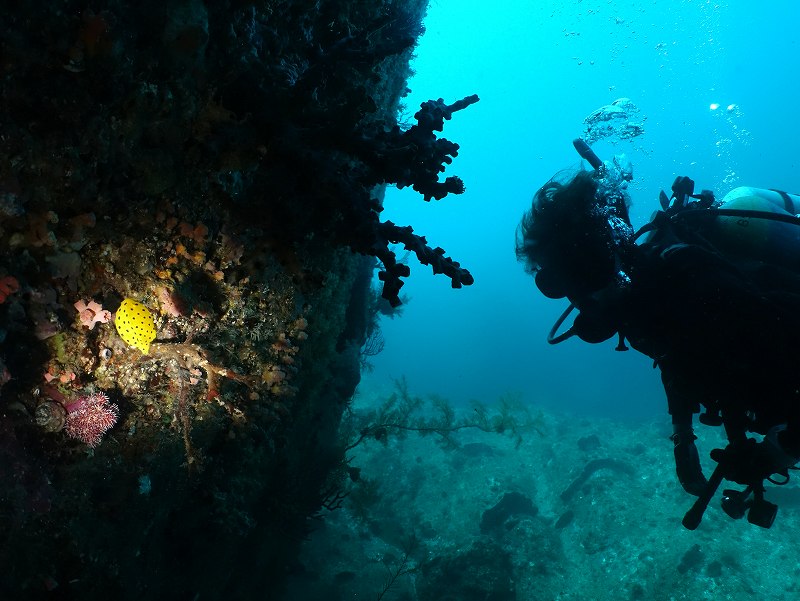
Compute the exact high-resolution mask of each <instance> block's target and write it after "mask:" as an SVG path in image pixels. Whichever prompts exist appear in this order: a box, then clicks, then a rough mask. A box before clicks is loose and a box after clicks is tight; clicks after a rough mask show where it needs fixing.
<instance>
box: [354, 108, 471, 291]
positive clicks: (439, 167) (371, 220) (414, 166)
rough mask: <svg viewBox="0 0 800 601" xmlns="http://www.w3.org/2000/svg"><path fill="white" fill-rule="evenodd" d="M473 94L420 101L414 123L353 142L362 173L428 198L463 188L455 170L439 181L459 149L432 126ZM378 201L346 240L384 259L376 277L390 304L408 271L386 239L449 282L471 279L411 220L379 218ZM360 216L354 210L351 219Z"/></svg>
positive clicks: (459, 284) (438, 125) (456, 284)
mask: <svg viewBox="0 0 800 601" xmlns="http://www.w3.org/2000/svg"><path fill="white" fill-rule="evenodd" d="M478 100H479V99H478V96H476V95H472V96H467V97H466V98H463V99H461V100H458V101H456V102H454V103H453V104H449V105H448V104H445V102H444V100H443V99H441V98H440V99H438V100H429V101H427V102H424V103H422V105H421V107H420V110H419V111H417V113H416V114H415V115H414V118H415V119H416V120H417V123H416V124H415V125H412V126H411V127H410V128H409V129H407V130H405V131H402V130H401V129H400V127H399V126H397V125H395V126H394V127H393V128H391V129H390V130H389V131H384V132H378V133H374V134H373V135H371V136H365V137H364V138H362V139H361V143H360V144H358V145H357V146H356V148H355V151H356V152H357V153H358V154H359V156H360V158H361V159H362V160H363V161H364V162H365V164H366V165H367V166H368V167H369V171H368V173H367V174H366V175H365V179H366V180H367V181H368V182H369V181H372V183H375V184H381V183H394V184H396V185H397V187H398V188H404V187H406V186H411V187H412V188H413V189H414V190H415V191H417V192H419V193H420V194H422V196H423V198H424V199H425V201H430V200H431V199H432V198H433V199H436V200H441V199H442V198H444V197H445V196H447V194H462V193H463V192H464V191H465V187H464V182H462V181H461V179H460V178H459V177H457V176H450V177H448V178H447V179H445V180H444V181H443V182H440V181H439V179H438V177H439V173H441V172H442V171H444V168H445V165H449V164H450V163H452V162H453V158H454V157H455V156H457V155H458V144H455V143H453V142H450V141H449V140H446V139H444V138H441V139H440V138H437V137H436V134H435V133H434V132H437V131H442V129H443V128H444V122H445V120H449V119H450V118H451V117H452V116H453V113H455V112H456V111H460V110H462V109H464V108H466V107H468V106H470V105H471V104H474V103H476V102H478ZM381 210H382V207H381V206H380V205H379V204H377V203H375V204H373V206H372V207H371V210H369V211H366V210H364V212H363V213H362V214H361V215H360V219H358V220H359V221H360V222H361V225H360V226H359V227H357V228H355V231H356V232H359V233H360V235H361V238H359V239H356V240H354V241H353V243H351V245H352V246H353V248H354V249H355V250H357V251H359V252H363V253H364V254H370V255H373V256H375V257H377V258H378V259H379V260H380V261H381V263H383V270H381V272H380V273H379V278H380V280H381V281H382V282H383V292H382V296H383V298H385V299H386V300H387V301H389V304H390V305H391V306H392V307H396V306H398V305H400V304H401V301H400V288H401V287H402V286H403V282H402V280H401V278H404V277H408V275H409V274H410V269H409V267H408V265H404V264H402V263H398V261H397V257H396V255H395V253H394V251H393V250H391V248H390V245H391V244H397V243H400V244H403V246H404V248H405V249H406V250H410V251H412V252H413V253H414V254H415V255H416V256H417V259H418V260H419V262H420V263H422V264H423V265H430V266H431V267H432V269H433V273H443V274H445V275H446V276H447V277H449V278H450V281H451V284H452V287H453V288H461V287H462V286H469V285H471V284H472V283H473V281H474V279H473V277H472V274H471V273H470V272H469V271H468V270H466V269H464V268H463V267H461V265H460V264H459V263H458V262H457V261H454V260H453V259H451V258H449V257H447V256H445V251H444V249H442V248H439V247H437V248H431V247H430V246H428V242H427V240H426V239H425V237H424V236H420V235H419V234H415V233H414V230H413V228H412V227H411V226H405V227H403V226H398V225H395V224H394V223H392V222H391V221H385V222H382V221H380V219H379V217H378V214H379V213H380V211H381ZM358 217H359V216H355V217H354V220H355V219H356V218H358Z"/></svg>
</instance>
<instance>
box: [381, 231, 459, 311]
mask: <svg viewBox="0 0 800 601" xmlns="http://www.w3.org/2000/svg"><path fill="white" fill-rule="evenodd" d="M378 231H379V233H380V236H381V239H382V240H386V241H388V242H391V243H393V244H402V245H403V247H404V248H405V249H406V250H410V251H412V252H413V253H414V254H415V255H417V259H418V260H419V262H420V263H422V264H423V265H430V266H431V268H432V269H433V273H434V274H437V273H443V274H445V275H446V276H447V277H449V278H450V281H451V286H452V287H453V288H461V286H469V285H470V284H472V283H473V282H474V281H475V280H474V278H473V277H472V274H471V273H470V272H469V271H467V270H466V269H464V268H462V267H461V265H460V263H458V261H454V260H453V259H451V258H450V257H446V256H445V255H444V252H445V251H444V249H443V248H440V247H438V246H437V247H436V248H431V247H430V246H428V244H427V240H426V239H425V237H424V236H420V235H418V234H415V233H414V229H413V228H412V227H411V226H410V225H407V226H405V227H403V226H399V225H395V224H394V223H392V222H391V221H386V222H383V223H380V224H379V225H378ZM377 256H378V258H379V259H380V260H381V262H382V263H383V265H384V267H385V270H384V271H381V272H380V273H379V274H378V277H379V278H380V280H381V281H382V282H383V293H382V296H383V298H385V299H386V300H387V301H389V304H390V305H392V307H396V306H398V305H399V304H400V298H399V292H400V288H401V287H402V286H403V282H402V281H400V278H401V277H407V276H408V275H409V273H410V270H409V268H408V265H403V264H402V263H397V259H396V256H395V254H394V252H393V251H391V250H389V248H388V245H387V246H386V247H385V248H382V249H380V250H379V251H378V253H377Z"/></svg>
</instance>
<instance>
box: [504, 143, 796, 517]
mask: <svg viewBox="0 0 800 601" xmlns="http://www.w3.org/2000/svg"><path fill="white" fill-rule="evenodd" d="M574 145H575V148H576V150H578V152H579V153H580V154H581V156H582V157H583V158H584V159H586V160H587V161H588V162H589V164H590V165H591V166H592V168H593V170H592V171H587V170H581V171H579V172H577V173H576V174H574V175H573V176H572V177H570V178H569V179H567V180H566V181H556V180H551V181H549V182H547V183H546V184H545V185H544V186H543V187H542V188H541V189H540V190H539V191H538V192H537V193H536V195H535V196H534V199H533V203H532V206H531V209H530V210H529V211H527V212H526V213H525V215H524V216H523V218H522V222H521V223H520V226H519V228H518V230H517V239H516V252H517V258H518V259H519V260H520V261H522V262H524V263H525V266H526V269H527V271H529V272H530V273H532V274H533V275H534V277H535V282H536V285H537V287H538V288H539V290H540V291H541V292H542V293H543V294H544V295H545V296H547V297H548V298H553V299H561V298H566V299H568V300H569V302H570V305H569V307H568V308H567V310H566V311H564V313H563V314H562V315H561V317H560V318H559V319H558V321H557V322H556V324H555V325H554V326H553V328H552V330H551V331H550V334H549V336H548V341H549V342H551V343H552V344H557V343H559V342H562V341H564V340H566V339H567V338H570V337H572V336H577V337H578V338H580V339H581V340H584V341H585V342H589V343H599V342H602V341H605V340H608V339H611V338H613V337H614V336H617V337H618V340H619V344H618V345H617V350H627V348H628V347H627V344H629V345H630V346H631V347H633V348H634V349H636V350H637V351H639V352H641V353H644V354H645V355H647V356H649V357H651V358H652V359H653V362H654V367H655V366H657V367H658V368H659V369H660V372H661V379H662V383H663V386H664V390H665V392H666V397H667V405H668V409H669V413H670V415H671V417H672V424H673V435H672V436H671V439H672V441H673V443H674V456H675V467H676V473H677V476H678V479H679V481H680V483H681V485H682V486H683V488H684V489H685V490H686V491H687V492H688V493H690V494H692V495H695V496H697V497H698V498H697V500H696V502H695V503H694V505H693V507H692V508H691V509H690V510H689V511H688V512H687V514H686V516H685V517H684V519H683V524H684V526H686V527H687V528H689V529H694V528H696V527H697V526H698V525H699V523H700V521H701V519H702V516H703V513H704V512H705V510H706V508H707V506H708V503H709V501H710V500H711V498H712V497H713V496H714V494H715V492H716V490H717V488H718V487H719V485H720V484H721V482H722V480H729V481H731V482H736V483H738V484H741V485H744V486H745V488H744V490H734V489H730V490H725V491H724V492H723V501H722V506H723V509H724V510H725V511H726V513H728V515H730V516H731V517H733V518H741V517H744V515H745V514H746V515H747V517H748V520H749V521H750V522H751V523H753V524H756V525H758V526H762V527H764V528H769V527H770V526H771V525H772V523H773V521H774V519H775V516H776V513H777V506H776V505H774V504H772V503H770V502H769V501H767V500H765V499H764V492H765V487H764V481H765V480H767V481H770V482H772V483H774V484H785V483H786V482H787V481H788V479H789V476H788V473H789V472H788V470H789V469H792V467H793V466H794V465H795V463H797V462H798V459H800V370H798V359H800V353H798V350H797V349H798V348H800V347H799V346H798V335H800V218H798V217H797V216H796V213H798V212H800V196H796V195H791V194H787V193H785V192H779V191H773V190H762V189H756V188H737V189H735V190H733V191H732V192H730V193H729V194H728V195H727V196H725V198H724V199H723V200H722V201H721V202H719V201H717V200H716V199H715V197H714V194H713V193H712V192H710V191H708V190H703V191H701V192H700V193H697V194H696V193H695V191H694V182H693V181H692V180H691V179H689V178H688V177H678V178H677V179H676V180H675V182H674V184H673V186H672V195H671V196H670V197H668V196H667V195H666V194H665V193H664V192H663V191H662V192H661V195H660V204H661V210H659V211H657V212H656V213H655V215H654V216H653V218H652V220H651V221H650V222H649V223H648V224H647V225H645V226H644V227H642V228H641V229H640V230H639V231H638V232H634V231H633V228H632V227H631V222H630V218H629V214H628V208H629V205H630V198H629V195H628V194H627V192H626V188H627V184H628V182H629V181H630V180H631V179H632V170H631V168H630V165H629V164H628V163H626V162H625V161H624V160H622V159H621V158H620V157H615V158H614V160H613V161H602V160H600V159H599V158H598V157H597V155H596V154H595V153H594V152H593V151H592V150H591V148H590V147H589V146H588V145H587V144H586V143H585V142H584V141H583V140H581V139H577V140H575V141H574ZM574 310H577V311H578V313H577V316H576V317H575V319H574V321H573V323H572V325H571V326H570V327H569V328H568V329H567V330H566V331H565V332H563V333H562V334H558V331H559V329H561V327H562V325H563V323H564V321H565V320H566V319H567V317H568V316H569V315H570V313H571V312H572V311H574ZM626 343H627V344H626ZM701 410H702V411H703V413H702V414H700V416H699V421H700V423H702V424H704V425H708V426H723V427H724V429H725V433H726V435H727V439H728V445H727V446H726V447H725V448H724V449H714V450H713V451H712V452H711V458H712V459H713V460H714V461H716V462H717V465H716V468H715V470H714V472H713V474H712V475H711V476H710V478H709V479H706V477H705V475H704V474H703V471H702V469H701V466H700V460H699V455H698V451H697V448H696V446H695V442H694V441H695V440H696V436H695V435H694V430H693V416H694V414H696V413H700V411H701ZM751 433H755V434H759V435H761V436H758V437H753V436H750V434H751Z"/></svg>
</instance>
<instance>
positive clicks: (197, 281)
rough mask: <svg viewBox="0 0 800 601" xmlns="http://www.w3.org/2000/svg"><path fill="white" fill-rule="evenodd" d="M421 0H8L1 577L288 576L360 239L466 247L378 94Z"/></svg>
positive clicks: (445, 156)
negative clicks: (439, 209) (450, 239)
mask: <svg viewBox="0 0 800 601" xmlns="http://www.w3.org/2000/svg"><path fill="white" fill-rule="evenodd" d="M425 7H426V2H424V0H406V1H403V0H376V1H372V2H361V1H359V0H348V1H346V2H337V1H333V0H301V1H292V2H288V1H286V0H261V1H246V0H222V1H220V2H213V3H212V2H203V1H201V0H167V1H166V2H154V1H152V0H144V1H142V2H137V3H128V2H120V1H115V0H108V1H106V2H101V3H87V2H83V1H77V0H54V1H51V2H41V1H34V2H26V3H24V4H22V5H20V6H19V7H18V8H16V9H14V11H11V12H10V14H6V15H5V16H4V18H3V20H2V21H0V29H1V30H2V31H0V33H2V35H0V57H2V59H1V60H0V102H1V103H2V106H3V110H2V111H0V565H2V570H0V597H2V598H9V599H11V598H13V599H26V598H39V596H40V595H42V594H45V593H48V592H49V593H50V594H51V595H52V596H53V598H57V597H59V596H63V598H79V597H80V598H84V599H93V598H100V597H101V596H102V598H104V599H105V598H108V597H109V595H112V596H113V597H114V598H117V599H142V598H148V599H195V598H219V597H221V596H222V594H223V591H224V594H225V596H226V598H230V599H253V598H259V599H280V598H281V594H282V590H283V583H284V579H285V577H286V575H287V574H288V573H290V572H291V570H292V568H293V567H294V558H295V557H296V555H297V549H298V547H299V545H300V544H301V542H302V540H303V539H304V537H305V536H306V534H307V532H308V529H309V519H310V518H313V517H314V516H316V515H318V514H319V512H320V511H321V510H322V509H323V508H325V507H332V506H335V504H336V502H337V495H338V494H339V493H338V490H339V489H338V485H337V480H336V478H337V477H340V476H341V469H340V468H341V465H342V461H343V458H344V449H343V444H342V442H341V441H340V440H339V439H338V437H337V430H338V425H339V422H340V419H341V415H342V411H343V410H344V408H345V407H346V406H347V404H348V403H349V402H350V399H351V397H352V394H353V391H354V389H355V386H356V384H357V383H358V381H359V377H360V375H359V365H360V362H359V349H360V348H361V347H362V345H363V344H364V342H365V338H366V336H367V329H368V324H369V321H370V315H369V312H370V311H371V310H374V306H375V302H374V299H373V298H372V297H373V296H374V295H375V292H374V291H373V290H372V287H371V283H370V279H371V278H370V274H371V273H372V270H373V269H374V268H375V267H376V265H378V262H379V263H380V265H382V267H381V273H380V278H381V280H382V281H383V290H382V296H383V298H384V299H385V300H386V301H388V302H389V303H390V304H391V305H393V306H396V305H397V304H399V302H400V297H399V290H400V287H401V286H402V285H403V281H402V278H404V277H406V276H407V275H408V267H407V266H406V265H403V264H402V263H399V262H398V261H397V260H396V257H395V251H394V250H393V246H392V245H394V244H398V243H399V244H403V245H404V246H405V247H406V248H407V249H408V250H411V251H412V252H413V253H415V255H416V256H417V258H418V260H419V261H420V262H422V263H425V264H430V265H431V267H432V269H433V270H434V272H435V273H443V274H444V275H445V276H446V277H448V278H449V279H450V282H451V285H452V286H453V287H460V286H462V285H469V284H471V283H472V276H471V275H470V273H469V272H468V271H467V270H466V269H464V268H463V267H461V266H460V265H459V264H458V262H456V261H454V260H452V259H450V258H449V257H447V256H446V254H445V251H444V250H443V249H441V248H431V247H430V246H429V245H428V243H427V240H426V239H425V238H424V237H423V236H421V235H419V234H416V233H414V231H413V229H412V228H411V226H398V225H396V224H393V223H391V222H383V221H381V219H380V212H381V197H382V187H383V186H385V185H387V184H395V185H397V186H398V187H403V186H411V187H413V188H414V189H415V190H417V191H418V192H419V193H420V194H421V195H422V198H421V199H424V200H431V199H436V200H439V199H441V198H443V197H444V196H446V195H447V194H458V193H460V192H463V190H464V185H463V183H462V182H461V180H460V179H459V178H457V177H455V176H450V177H448V178H446V179H445V180H444V181H441V182H440V181H439V174H440V173H441V172H442V171H443V170H444V167H445V165H447V164H449V163H450V162H451V161H452V158H453V157H454V156H456V154H457V152H458V145H457V144H454V143H452V142H450V141H448V140H446V139H443V138H440V137H438V136H437V133H436V132H439V131H441V130H442V127H443V125H444V121H445V120H447V119H450V118H451V117H452V116H453V113H454V112H456V111H459V110H461V109H463V108H466V107H467V106H469V105H470V104H472V103H474V102H476V101H477V97H476V96H471V97H468V98H465V99H462V100H457V99H453V100H454V102H453V103H451V104H448V103H446V102H445V101H444V100H442V99H439V100H432V101H430V102H428V103H425V104H423V106H421V107H420V108H419V110H418V111H417V113H416V114H415V121H416V123H415V124H414V125H413V126H411V127H410V128H407V129H403V128H401V127H400V126H399V125H398V123H397V114H398V107H399V105H400V101H401V98H402V96H403V95H404V93H405V82H406V80H407V78H408V75H409V73H410V71H409V66H408V64H409V60H410V58H411V55H412V51H413V48H414V46H415V43H416V40H417V38H418V37H419V35H420V34H421V32H422V25H421V20H422V17H423V14H424V11H425Z"/></svg>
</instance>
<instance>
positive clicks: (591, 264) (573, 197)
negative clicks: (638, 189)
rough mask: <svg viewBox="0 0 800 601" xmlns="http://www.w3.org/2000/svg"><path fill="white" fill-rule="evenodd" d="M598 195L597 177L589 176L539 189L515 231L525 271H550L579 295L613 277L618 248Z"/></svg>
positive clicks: (580, 173)
mask: <svg viewBox="0 0 800 601" xmlns="http://www.w3.org/2000/svg"><path fill="white" fill-rule="evenodd" d="M557 177H558V179H562V177H563V173H562V174H559V175H558V176H557ZM596 194H597V182H596V180H595V177H594V173H593V172H589V171H585V170H580V171H578V172H577V173H575V175H574V177H572V179H570V180H568V181H567V182H566V183H561V182H560V181H556V178H554V179H551V180H550V181H549V182H547V183H546V184H545V185H544V186H542V187H541V188H540V189H539V191H538V192H537V193H536V194H535V195H534V197H533V203H532V205H531V208H530V210H529V211H526V212H525V213H524V215H523V216H522V221H521V222H520V224H519V227H518V228H517V236H516V254H517V259H518V260H519V261H522V262H523V263H524V264H525V269H526V271H528V272H530V273H534V272H536V271H539V270H540V269H542V268H543V267H546V268H548V269H550V268H552V269H553V270H555V271H557V272H558V273H559V274H561V275H563V276H565V277H566V278H567V279H568V280H569V281H570V288H579V289H581V290H583V289H586V288H589V289H597V288H599V287H602V285H604V283H603V282H605V281H607V278H608V276H609V273H613V269H614V254H613V246H614V245H613V240H612V235H611V234H612V233H611V229H610V228H609V226H608V222H607V218H606V217H605V216H604V215H603V214H602V213H601V212H599V211H598V210H597V200H596Z"/></svg>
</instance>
